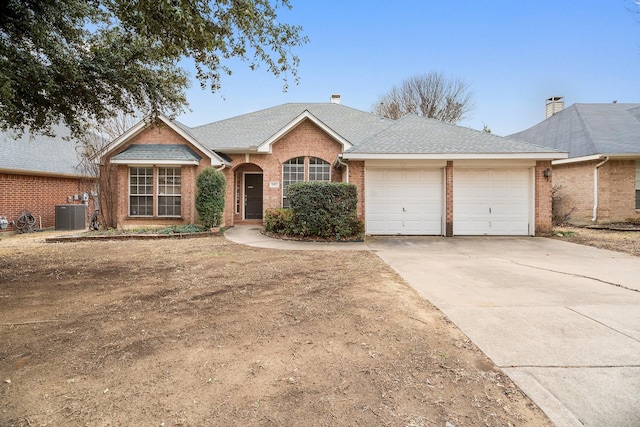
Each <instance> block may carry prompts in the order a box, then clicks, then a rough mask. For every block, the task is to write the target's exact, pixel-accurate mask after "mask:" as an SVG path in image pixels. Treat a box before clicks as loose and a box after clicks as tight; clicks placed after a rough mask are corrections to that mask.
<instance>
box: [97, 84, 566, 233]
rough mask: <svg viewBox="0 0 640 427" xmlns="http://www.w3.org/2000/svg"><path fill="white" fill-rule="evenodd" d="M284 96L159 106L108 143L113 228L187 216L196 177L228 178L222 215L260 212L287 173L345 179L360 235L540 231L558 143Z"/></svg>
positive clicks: (234, 219) (192, 217) (546, 227)
mask: <svg viewBox="0 0 640 427" xmlns="http://www.w3.org/2000/svg"><path fill="white" fill-rule="evenodd" d="M339 100H340V99H339V97H337V96H332V98H331V102H328V103H290V104H284V105H280V106H276V107H273V108H268V109H265V110H261V111H257V112H253V113H249V114H245V115H241V116H238V117H233V118H230V119H226V120H221V121H218V122H214V123H210V124H206V125H203V126H198V127H193V128H191V127H187V126H185V125H183V124H180V123H178V122H177V121H173V120H170V119H168V118H166V117H164V116H160V117H159V121H158V122H156V123H155V124H150V123H147V122H144V121H142V122H140V123H139V124H137V125H136V126H134V127H132V128H131V129H129V130H128V131H127V132H125V133H124V134H123V135H121V136H120V137H118V138H117V139H115V140H114V141H113V142H112V143H111V144H109V145H108V146H107V147H106V148H105V150H104V151H103V152H102V154H101V156H100V161H101V164H102V168H103V170H104V168H107V167H108V168H111V169H110V170H111V172H112V173H111V175H112V176H116V177H117V183H116V184H115V185H112V186H111V187H112V188H116V189H117V190H116V191H117V197H114V199H116V200H117V202H116V203H115V204H114V207H113V208H114V209H115V210H116V212H117V214H116V217H117V224H118V227H123V228H132V227H139V226H149V225H158V226H160V225H169V224H184V223H195V222H197V221H198V216H197V212H196V210H195V206H194V199H195V188H194V187H195V178H196V176H197V174H198V173H199V172H200V171H201V170H202V169H203V168H205V167H207V166H213V167H215V168H218V169H220V170H221V171H222V172H223V173H224V174H225V176H226V179H227V191H226V207H225V212H224V225H225V226H233V225H234V224H238V223H241V222H247V221H256V222H261V221H262V218H263V215H264V212H265V210H266V209H268V208H276V207H286V206H287V205H288V201H287V192H286V189H287V187H288V185H289V184H291V183H294V182H298V181H314V180H315V181H333V182H349V183H352V184H355V185H356V186H357V189H358V215H359V216H360V217H361V218H362V219H363V220H364V221H365V231H366V233H367V234H370V235H396V234H398V235H446V236H453V235H544V234H548V233H549V232H550V231H551V181H550V179H549V177H548V176H545V171H546V170H548V169H549V168H550V167H551V161H552V160H554V159H560V158H564V157H566V153H562V152H560V151H557V150H554V149H549V148H544V147H541V146H537V145H533V144H529V143H525V142H521V141H516V140H514V139H509V138H503V137H499V136H495V135H491V134H488V133H483V132H479V131H474V130H471V129H467V128H463V127H459V126H455V125H451V124H446V123H443V122H439V121H436V120H431V119H427V118H423V117H417V116H406V117H404V118H402V119H399V120H390V119H386V118H381V117H379V116H377V115H375V114H372V113H367V112H364V111H359V110H356V109H353V108H350V107H347V106H345V105H342V104H341V103H340V102H339Z"/></svg>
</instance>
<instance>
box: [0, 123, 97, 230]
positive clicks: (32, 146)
mask: <svg viewBox="0 0 640 427" xmlns="http://www.w3.org/2000/svg"><path fill="white" fill-rule="evenodd" d="M53 132H54V133H55V135H56V136H55V137H52V136H44V135H31V134H28V133H25V134H24V135H22V136H21V137H18V136H17V135H16V134H15V133H14V132H10V131H8V132H0V217H3V218H6V219H7V222H8V224H7V227H6V228H5V229H2V227H0V233H9V232H15V231H17V229H16V227H15V225H14V224H12V222H15V221H16V220H17V219H18V218H19V216H20V215H22V213H23V212H24V211H29V212H31V214H32V215H33V217H34V218H35V220H36V224H35V228H51V227H54V226H55V209H56V208H55V206H56V205H62V204H83V201H82V200H81V199H82V197H81V195H82V194H83V193H86V192H88V191H91V189H93V178H90V177H88V176H87V172H86V171H84V170H83V169H82V168H81V167H80V157H79V156H78V152H77V142H76V141H73V140H68V139H67V137H68V136H69V131H68V130H67V129H66V128H64V127H62V126H57V127H54V128H53ZM89 205H91V200H89ZM87 209H88V210H90V211H91V212H93V211H92V210H91V209H92V208H91V207H88V208H87Z"/></svg>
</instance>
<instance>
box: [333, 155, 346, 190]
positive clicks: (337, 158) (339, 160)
mask: <svg viewBox="0 0 640 427" xmlns="http://www.w3.org/2000/svg"><path fill="white" fill-rule="evenodd" d="M336 161H337V162H338V163H339V164H340V165H342V166H344V167H345V168H346V172H347V181H346V182H347V184H348V183H349V163H345V162H343V161H342V158H341V157H340V155H338V157H336Z"/></svg>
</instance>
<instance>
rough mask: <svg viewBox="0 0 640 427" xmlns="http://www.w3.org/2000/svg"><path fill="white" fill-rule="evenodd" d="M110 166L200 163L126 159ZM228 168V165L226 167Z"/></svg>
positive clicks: (114, 160) (116, 161)
mask: <svg viewBox="0 0 640 427" xmlns="http://www.w3.org/2000/svg"><path fill="white" fill-rule="evenodd" d="M111 163H112V164H115V165H185V166H186V165H193V166H198V165H199V164H200V162H199V161H198V160H152V159H151V160H150V159H145V160H135V159H132V160H127V159H113V160H111ZM227 166H228V165H227Z"/></svg>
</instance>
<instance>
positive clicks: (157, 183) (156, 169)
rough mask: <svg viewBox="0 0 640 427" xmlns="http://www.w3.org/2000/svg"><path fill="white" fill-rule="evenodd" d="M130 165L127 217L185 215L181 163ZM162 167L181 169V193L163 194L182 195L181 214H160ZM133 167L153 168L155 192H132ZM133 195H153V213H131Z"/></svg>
mask: <svg viewBox="0 0 640 427" xmlns="http://www.w3.org/2000/svg"><path fill="white" fill-rule="evenodd" d="M127 167H128V169H129V170H128V178H129V179H128V182H127V186H128V193H129V195H128V197H127V217H129V218H182V217H183V205H182V166H181V165H179V164H175V163H173V164H170V165H164V164H163V165H161V166H158V165H157V164H154V165H149V164H129V165H127ZM160 167H162V168H178V169H180V179H181V182H180V194H179V195H178V194H170V195H167V194H163V196H180V215H158V200H159V198H160V172H159V169H160ZM133 168H144V169H149V168H150V169H151V173H152V177H153V193H152V194H150V195H148V194H131V169H133ZM132 196H151V203H152V207H151V215H131V197H132Z"/></svg>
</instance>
